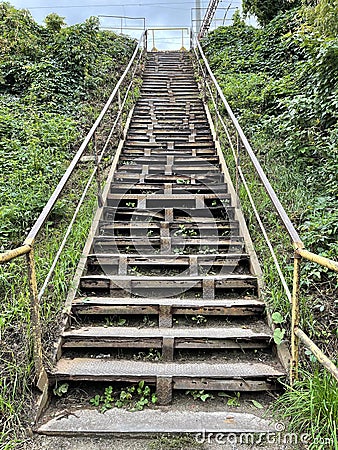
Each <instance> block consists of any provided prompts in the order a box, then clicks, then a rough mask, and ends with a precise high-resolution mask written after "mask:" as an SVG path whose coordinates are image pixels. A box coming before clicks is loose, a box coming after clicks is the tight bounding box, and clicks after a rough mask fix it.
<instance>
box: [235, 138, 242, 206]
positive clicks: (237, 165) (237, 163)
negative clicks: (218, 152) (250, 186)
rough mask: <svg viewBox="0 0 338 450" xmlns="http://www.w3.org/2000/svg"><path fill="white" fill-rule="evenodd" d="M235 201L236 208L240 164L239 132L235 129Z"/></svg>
mask: <svg viewBox="0 0 338 450" xmlns="http://www.w3.org/2000/svg"><path fill="white" fill-rule="evenodd" d="M236 140H237V142H236V202H237V208H239V181H240V177H239V168H240V164H241V160H240V158H241V141H240V139H239V134H238V132H237V131H236Z"/></svg>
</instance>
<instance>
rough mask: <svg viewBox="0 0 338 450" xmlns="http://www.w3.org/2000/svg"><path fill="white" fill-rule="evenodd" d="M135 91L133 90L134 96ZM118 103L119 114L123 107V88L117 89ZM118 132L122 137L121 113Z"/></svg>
mask: <svg viewBox="0 0 338 450" xmlns="http://www.w3.org/2000/svg"><path fill="white" fill-rule="evenodd" d="M133 92H134V91H132V96H133ZM133 97H134V96H133ZM133 100H134V98H133ZM117 105H118V108H119V110H118V114H119V113H120V112H121V109H122V100H121V89H119V90H118V91H117ZM118 134H119V137H120V138H121V136H122V114H121V115H120V117H119V121H118Z"/></svg>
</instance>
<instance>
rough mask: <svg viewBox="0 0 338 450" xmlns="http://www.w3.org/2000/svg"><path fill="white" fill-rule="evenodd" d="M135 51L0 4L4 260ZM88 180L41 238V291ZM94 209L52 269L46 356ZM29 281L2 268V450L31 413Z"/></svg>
mask: <svg viewBox="0 0 338 450" xmlns="http://www.w3.org/2000/svg"><path fill="white" fill-rule="evenodd" d="M134 48H135V42H134V41H133V40H131V39H129V38H127V37H123V36H117V35H115V34H113V33H110V32H107V31H99V23H98V20H97V19H96V18H90V19H88V20H86V21H85V22H84V23H81V24H78V25H74V26H70V27H67V26H66V24H65V23H64V20H63V18H62V17H59V16H58V15H56V14H50V15H49V16H47V17H46V19H45V24H44V26H41V25H38V24H37V23H36V22H35V21H34V20H33V18H32V17H31V15H30V14H29V12H28V11H25V10H17V9H15V8H13V7H12V6H11V5H10V4H9V3H0V251H3V250H7V249H9V248H11V247H16V246H17V245H19V244H21V243H22V241H23V240H24V238H25V236H26V234H27V230H29V229H30V227H31V225H32V224H33V223H34V221H35V219H36V218H37V216H38V215H39V214H40V212H41V210H42V208H43V206H44V205H45V203H46V202H47V200H48V198H49V197H50V194H51V193H52V192H53V190H54V188H55V187H56V185H57V183H58V182H59V180H60V178H61V177H62V175H63V174H64V172H65V170H66V167H67V166H68V164H69V162H70V160H71V159H72V157H73V155H74V153H75V151H76V150H77V149H78V146H79V144H80V142H81V141H82V139H83V137H84V136H85V134H86V133H87V132H88V130H89V128H90V127H91V126H92V123H93V121H94V118H96V117H97V116H98V114H99V112H100V110H101V108H102V106H103V105H104V104H105V102H106V101H107V99H108V97H109V95H110V93H111V91H112V90H113V87H114V86H115V83H116V81H117V80H118V79H119V78H120V76H121V74H122V71H123V70H124V68H125V66H126V64H127V62H128V61H129V59H130V57H131V55H132V53H133V51H134ZM88 173H89V168H88V167H87V166H83V168H82V167H81V169H80V170H78V171H77V172H76V174H75V176H74V177H73V178H74V179H72V184H71V185H70V186H69V187H67V197H66V198H62V199H61V200H60V201H59V202H58V203H57V205H56V208H55V209H54V211H53V213H52V215H51V216H50V217H49V218H48V222H47V224H46V228H45V229H44V231H43V232H42V233H41V235H40V236H39V240H38V243H37V245H36V246H35V248H36V258H35V259H36V266H37V276H38V280H37V281H38V285H39V287H41V285H42V282H43V280H44V278H45V276H46V275H47V273H48V270H49V267H50V265H51V262H52V261H53V258H54V256H55V253H56V251H57V250H58V248H59V245H60V241H61V239H62V237H63V234H62V231H64V229H65V228H66V226H67V225H68V223H69V220H70V217H71V214H72V213H73V211H72V210H73V209H74V203H75V201H76V200H77V201H78V200H79V192H78V186H81V185H84V183H85V182H86V181H87V177H88ZM94 201H95V199H94V195H93V193H91V192H90V193H89V195H88V199H87V200H86V202H85V204H84V206H83V209H82V210H81V214H80V216H81V218H80V219H78V220H77V221H76V222H75V225H74V229H73V231H72V233H71V235H70V238H69V240H68V243H67V246H66V249H65V251H64V253H63V255H62V256H61V258H60V261H59V263H58V265H57V267H56V268H55V276H54V278H53V285H52V289H50V291H52V293H50V291H49V293H48V294H49V295H48V296H46V298H44V299H43V301H41V316H42V325H43V334H44V336H43V339H44V344H46V345H45V346H44V347H48V346H49V349H50V348H51V347H52V342H53V340H54V339H55V335H54V334H55V329H56V326H57V322H58V317H59V313H60V310H61V309H62V308H63V305H64V300H65V297H66V292H67V286H68V283H69V280H71V279H72V274H73V272H74V269H75V267H76V264H77V262H78V258H79V256H80V254H81V250H82V247H83V242H84V240H85V238H86V236H87V233H88V228H89V226H90V223H91V214H92V211H93V208H94ZM67 220H68V221H67ZM26 273H27V268H26V266H25V261H24V258H18V259H16V260H15V261H13V262H11V263H9V264H6V265H4V266H2V267H0V297H1V301H0V341H1V346H0V373H1V377H0V448H1V449H6V450H8V449H11V448H13V447H16V445H17V444H18V445H21V444H20V442H21V441H22V439H23V438H24V436H25V435H24V428H25V427H26V426H27V425H29V424H30V422H31V420H32V419H33V415H34V413H33V412H34V407H35V405H34V403H33V399H34V396H33V395H32V389H33V383H32V378H33V363H32V336H31V330H30V326H29V323H30V317H29V316H30V308H29V295H28V283H27V277H26ZM44 350H46V348H45V349H44ZM46 353H47V352H46ZM45 356H46V357H48V355H47V354H46V355H45Z"/></svg>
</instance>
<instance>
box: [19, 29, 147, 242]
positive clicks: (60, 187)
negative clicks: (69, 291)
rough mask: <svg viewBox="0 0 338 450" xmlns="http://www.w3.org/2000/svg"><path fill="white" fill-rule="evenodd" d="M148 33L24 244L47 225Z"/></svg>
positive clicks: (141, 40)
mask: <svg viewBox="0 0 338 450" xmlns="http://www.w3.org/2000/svg"><path fill="white" fill-rule="evenodd" d="M145 34H146V32H144V33H142V36H141V37H140V40H139V42H138V44H137V46H136V48H135V51H134V53H133V56H132V57H131V59H130V61H129V64H128V66H127V67H126V69H125V71H124V72H123V74H122V76H121V78H120V79H119V81H118V83H117V84H116V86H115V89H114V90H113V92H112V94H111V96H110V97H109V99H108V101H107V103H106V104H105V106H104V107H103V109H102V111H101V113H100V115H99V116H98V118H97V119H96V121H95V123H94V125H93V126H92V128H91V129H90V131H89V133H88V134H87V136H86V137H85V139H84V141H83V143H82V144H81V146H80V148H79V150H78V151H77V153H76V155H75V156H74V158H73V160H72V162H71V163H70V165H69V166H68V169H67V170H66V172H65V174H64V175H63V177H62V178H61V180H60V182H59V184H58V185H57V186H56V188H55V190H54V192H53V194H52V195H51V197H50V199H49V200H48V202H47V204H46V206H45V207H44V208H43V210H42V212H41V214H40V216H39V217H38V218H37V220H36V222H35V224H34V225H33V227H32V228H31V230H30V232H29V234H28V236H27V238H26V240H25V242H24V244H27V245H31V244H32V242H33V241H34V240H35V238H36V236H37V234H38V233H39V231H40V230H41V228H42V226H43V224H44V223H45V221H46V219H47V217H48V215H49V214H50V212H51V210H52V209H53V207H54V205H55V203H56V201H57V200H58V198H59V197H60V194H61V192H62V191H63V189H64V187H65V185H66V183H67V181H68V180H69V178H70V176H71V175H72V173H73V172H74V169H75V167H76V165H77V164H78V162H79V160H80V158H81V157H82V155H83V153H84V152H85V150H86V148H87V146H88V144H89V142H90V141H91V140H92V138H93V136H94V134H95V131H96V130H97V129H98V127H99V125H100V124H101V122H102V119H103V118H104V116H105V115H106V113H107V111H108V109H109V107H110V105H111V104H112V102H113V100H114V98H115V96H116V95H117V93H118V91H119V89H120V87H121V85H122V83H123V81H124V79H125V78H126V76H127V74H128V72H129V70H130V68H131V66H132V64H133V62H134V60H135V58H136V56H137V54H138V52H139V49H140V47H141V45H142V43H143V41H144V36H145Z"/></svg>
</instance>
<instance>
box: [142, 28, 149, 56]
mask: <svg viewBox="0 0 338 450" xmlns="http://www.w3.org/2000/svg"><path fill="white" fill-rule="evenodd" d="M143 45H144V51H145V53H147V51H148V31H147V30H146V31H145V33H144V41H143Z"/></svg>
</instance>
